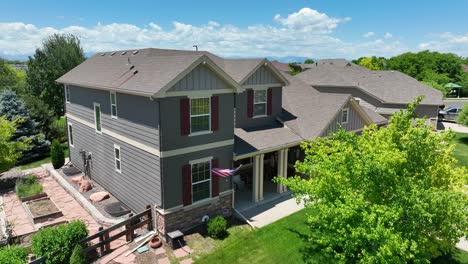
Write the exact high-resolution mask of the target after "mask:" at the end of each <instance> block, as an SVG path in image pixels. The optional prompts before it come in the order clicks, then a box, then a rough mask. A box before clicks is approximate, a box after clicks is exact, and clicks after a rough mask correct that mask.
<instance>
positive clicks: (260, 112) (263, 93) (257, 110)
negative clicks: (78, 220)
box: [253, 90, 267, 117]
mask: <svg viewBox="0 0 468 264" xmlns="http://www.w3.org/2000/svg"><path fill="white" fill-rule="evenodd" d="M253 114H254V117H255V116H265V115H266V114H267V90H255V91H254V113H253Z"/></svg>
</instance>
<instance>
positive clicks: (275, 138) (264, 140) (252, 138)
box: [234, 123, 303, 157]
mask: <svg viewBox="0 0 468 264" xmlns="http://www.w3.org/2000/svg"><path fill="white" fill-rule="evenodd" d="M234 135H235V137H234V154H235V155H236V156H237V157H239V156H245V155H248V154H254V153H265V152H269V151H275V150H278V149H281V148H283V147H289V146H291V145H296V144H299V143H300V142H301V141H302V140H303V139H302V138H301V137H300V136H298V135H296V134H295V133H294V132H293V131H291V130H290V129H289V128H287V127H284V126H282V125H281V124H279V123H278V124H275V125H271V126H265V127H260V128H253V129H243V128H236V129H235V131H234Z"/></svg>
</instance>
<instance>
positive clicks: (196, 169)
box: [192, 159, 211, 203]
mask: <svg viewBox="0 0 468 264" xmlns="http://www.w3.org/2000/svg"><path fill="white" fill-rule="evenodd" d="M210 197H211V159H210V160H207V161H203V162H199V163H194V164H192V202H193V203H194V202H197V201H201V200H204V199H207V198H210Z"/></svg>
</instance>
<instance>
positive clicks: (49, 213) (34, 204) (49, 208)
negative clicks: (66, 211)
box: [23, 198, 63, 224]
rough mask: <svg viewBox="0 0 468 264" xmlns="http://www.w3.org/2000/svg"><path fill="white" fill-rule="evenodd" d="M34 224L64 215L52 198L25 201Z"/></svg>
mask: <svg viewBox="0 0 468 264" xmlns="http://www.w3.org/2000/svg"><path fill="white" fill-rule="evenodd" d="M23 205H24V208H25V209H26V211H27V212H28V213H29V215H30V216H31V218H32V220H33V223H34V224H39V223H44V222H47V221H50V219H55V218H59V217H61V216H63V214H62V211H60V210H59V209H58V208H57V206H56V205H55V204H54V202H53V201H52V200H51V199H50V198H41V199H37V200H32V201H28V202H25V203H23Z"/></svg>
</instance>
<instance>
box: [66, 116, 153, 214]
mask: <svg viewBox="0 0 468 264" xmlns="http://www.w3.org/2000/svg"><path fill="white" fill-rule="evenodd" d="M69 122H71V123H72V124H73V138H74V147H71V148H70V158H71V160H72V162H73V164H75V165H76V166H77V167H79V168H80V169H82V167H83V161H82V159H81V155H80V153H79V151H80V150H85V151H87V152H91V153H92V165H91V177H92V179H94V180H96V182H98V183H99V184H101V185H102V186H103V187H104V188H105V189H106V190H107V191H109V192H111V193H112V194H113V195H114V196H115V197H116V198H117V199H119V200H120V201H122V202H123V203H125V204H126V205H128V206H129V207H130V208H131V209H132V210H133V211H136V212H139V211H142V210H144V209H145V206H146V205H154V204H158V205H159V204H161V181H160V177H159V175H160V159H159V157H157V156H155V155H152V154H150V153H148V152H145V151H143V150H141V149H138V148H136V147H134V146H132V145H129V144H127V143H124V142H121V141H119V140H117V139H114V138H112V137H110V136H108V135H105V134H102V135H98V134H96V133H95V131H94V129H93V128H91V127H88V126H85V125H83V124H80V123H78V122H76V121H74V120H73V119H69ZM114 144H117V145H119V146H120V152H121V164H122V166H121V168H122V173H118V172H116V171H115V163H114V162H115V161H114Z"/></svg>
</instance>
